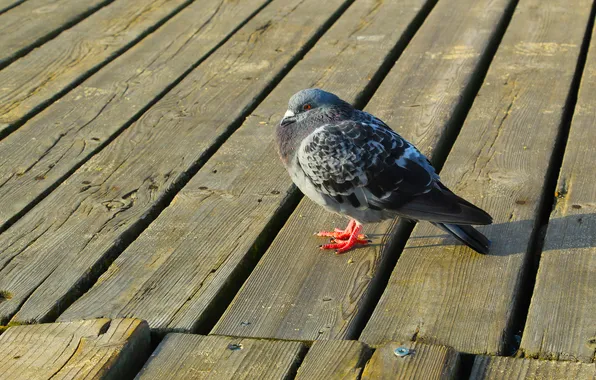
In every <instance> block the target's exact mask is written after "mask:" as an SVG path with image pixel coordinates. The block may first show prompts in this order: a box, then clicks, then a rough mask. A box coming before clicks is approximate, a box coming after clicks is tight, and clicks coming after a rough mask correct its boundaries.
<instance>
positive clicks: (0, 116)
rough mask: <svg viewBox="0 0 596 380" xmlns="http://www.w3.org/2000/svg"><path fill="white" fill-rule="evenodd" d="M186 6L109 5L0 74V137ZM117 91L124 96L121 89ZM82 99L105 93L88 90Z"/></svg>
mask: <svg viewBox="0 0 596 380" xmlns="http://www.w3.org/2000/svg"><path fill="white" fill-rule="evenodd" d="M188 2H189V0H118V1H115V2H114V3H112V4H109V5H107V6H106V7H104V8H103V9H100V10H99V11H97V12H96V13H95V14H93V15H91V16H89V17H88V18H87V19H86V20H84V21H82V22H80V23H79V24H77V25H75V26H74V27H73V28H71V29H69V30H66V31H64V32H62V33H61V34H60V35H59V36H58V37H56V38H55V39H53V40H51V41H48V42H47V43H45V44H44V45H43V46H41V47H39V48H38V49H35V50H34V51H32V52H31V53H29V54H28V55H27V56H26V57H23V58H21V59H19V60H18V61H16V62H14V63H13V64H11V65H10V66H8V67H6V68H5V69H4V70H2V71H0V83H2V86H0V135H2V134H3V132H6V131H10V130H11V129H12V127H13V126H14V125H15V124H18V123H19V122H21V121H22V120H23V119H25V118H26V117H27V116H28V115H29V114H30V113H31V112H32V111H34V110H36V109H38V108H39V107H43V106H44V104H45V103H47V102H48V101H51V100H52V99H53V98H55V97H57V96H59V94H61V93H62V92H64V91H66V90H68V89H69V87H71V86H73V83H75V82H76V81H78V80H80V79H81V78H82V77H84V76H86V75H88V72H90V71H93V70H94V69H96V68H97V67H99V66H101V65H102V64H104V63H105V62H106V61H109V60H111V59H113V58H114V57H115V56H118V55H119V54H121V53H122V52H123V51H125V50H126V49H127V48H128V47H130V45H131V44H134V43H135V42H136V41H137V40H138V39H139V38H141V37H143V36H144V35H145V34H147V33H149V32H150V31H151V30H152V29H155V27H156V26H157V25H159V24H160V22H161V21H162V20H163V19H165V18H167V17H168V16H169V15H170V14H172V13H175V12H176V11H177V10H179V9H180V8H182V7H184V6H185V5H187V4H188ZM70 6H71V5H63V6H62V7H59V8H57V9H56V11H55V12H57V13H61V12H65V8H64V7H66V8H68V7H70ZM1 17H2V16H0V18H1ZM172 37H174V36H172ZM120 91H121V92H126V87H125V86H122V87H121V88H120ZM79 95H80V94H79ZM83 95H84V96H86V97H90V96H102V95H105V94H103V93H101V92H100V91H99V89H95V88H88V89H86V92H84V93H83Z"/></svg>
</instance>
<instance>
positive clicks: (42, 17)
mask: <svg viewBox="0 0 596 380" xmlns="http://www.w3.org/2000/svg"><path fill="white" fill-rule="evenodd" d="M112 1H114V0H29V1H26V2H24V3H23V4H20V5H19V6H16V7H14V8H12V9H9V10H8V11H6V12H5V13H2V15H0V36H2V38H1V39H0V67H3V66H5V65H6V64H8V63H9V62H10V61H11V60H14V59H15V58H17V57H18V56H19V55H22V54H23V53H25V52H26V51H27V50H29V49H32V48H33V47H35V46H36V45H39V44H40V43H43V42H44V41H45V40H47V39H48V38H51V37H52V36H53V35H56V34H57V33H60V32H61V31H62V30H64V29H66V28H68V27H69V25H71V24H72V23H76V22H78V21H79V20H81V19H83V18H85V17H86V16H87V15H89V14H91V13H93V12H95V11H96V10H97V9H99V8H101V7H102V6H104V5H106V4H109V3H111V2H112ZM15 2H17V1H14V0H10V1H3V2H2V4H4V5H0V9H2V8H4V9H6V7H9V6H11V4H10V3H13V4H12V5H14V3H15ZM7 3H8V4H7ZM0 83H1V82H0Z"/></svg>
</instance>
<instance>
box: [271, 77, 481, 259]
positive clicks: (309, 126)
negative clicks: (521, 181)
mask: <svg viewBox="0 0 596 380" xmlns="http://www.w3.org/2000/svg"><path fill="white" fill-rule="evenodd" d="M275 139H276V145H277V151H278V153H279V156H280V158H281V161H282V163H283V165H284V166H285V168H286V169H287V171H288V174H289V175H290V177H291V179H292V181H293V182H294V184H295V185H296V186H297V187H298V188H299V189H300V191H302V193H303V194H304V195H306V196H307V197H308V198H310V199H311V200H312V201H314V202H315V203H317V204H319V205H321V206H323V207H325V208H326V209H327V210H329V211H331V212H334V213H338V214H342V215H347V216H348V217H349V218H350V220H349V223H348V225H347V227H346V228H345V229H343V230H342V229H338V228H335V229H334V230H333V231H321V232H319V233H317V234H316V235H318V236H322V237H329V238H331V242H330V243H329V244H323V245H320V246H319V247H320V248H321V249H332V250H335V252H336V253H337V254H340V253H344V252H346V251H348V250H351V249H352V248H354V247H356V246H362V245H367V244H369V243H370V242H371V241H370V240H368V239H367V236H366V235H364V234H362V229H363V224H364V223H373V222H379V221H382V220H387V219H394V218H396V217H401V218H405V219H408V220H412V221H428V222H430V223H432V224H434V225H435V226H437V227H439V228H441V229H442V230H444V231H446V232H448V233H449V234H451V235H453V236H454V237H455V238H456V239H457V240H459V241H461V242H462V243H464V244H466V245H467V246H469V247H470V248H472V249H473V250H475V251H476V252H478V253H481V254H487V253H489V247H490V241H489V240H488V239H487V238H486V237H485V236H484V235H483V234H482V233H481V232H479V231H478V230H476V229H475V228H474V227H472V225H486V224H491V223H492V217H491V216H490V215H489V214H488V213H487V212H486V211H484V210H482V209H480V208H479V207H477V206H475V205H473V204H472V203H470V202H468V201H466V200H465V199H463V198H461V197H459V196H457V195H456V194H454V193H453V192H452V191H451V190H449V189H448V188H447V186H445V185H444V184H443V183H442V182H441V180H440V177H439V175H438V174H437V173H436V171H435V169H434V167H433V166H432V164H431V162H430V161H429V160H428V158H427V157H425V156H424V155H423V154H422V153H420V151H419V150H418V149H417V148H416V147H415V146H414V145H413V144H411V143H410V142H409V141H407V140H406V139H404V138H403V137H401V136H400V135H399V134H398V133H397V132H395V131H393V130H392V129H391V128H390V127H389V126H387V124H385V123H384V122H383V121H382V120H381V119H379V118H377V117H375V116H373V115H371V114H369V113H367V112H365V111H362V110H358V109H356V108H354V107H353V106H352V105H351V104H350V103H348V102H346V101H344V100H342V99H340V98H339V97H338V96H337V95H335V94H332V93H330V92H327V91H324V90H321V89H318V88H309V89H304V90H301V91H299V92H297V93H296V94H294V95H293V96H292V97H291V98H290V100H289V102H288V109H287V111H286V112H285V114H284V116H283V118H282V119H281V121H280V122H279V124H278V125H277V126H276V131H275Z"/></svg>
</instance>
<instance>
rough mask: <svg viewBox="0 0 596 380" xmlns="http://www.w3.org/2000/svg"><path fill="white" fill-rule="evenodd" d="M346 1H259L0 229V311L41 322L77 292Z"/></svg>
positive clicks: (1, 314)
mask: <svg viewBox="0 0 596 380" xmlns="http://www.w3.org/2000/svg"><path fill="white" fill-rule="evenodd" d="M292 5H293V6H292ZM345 5H346V2H345V0H334V1H326V2H324V3H321V2H320V1H317V0H306V1H304V0H302V1H301V0H293V2H292V3H289V4H288V3H287V2H274V3H272V4H271V6H268V7H265V8H264V9H263V10H262V11H261V12H259V13H258V14H257V16H256V17H255V18H253V19H251V20H250V21H249V22H248V23H247V24H246V25H245V26H244V27H243V28H241V29H240V30H239V31H238V32H237V33H235V34H234V36H233V37H232V38H231V39H230V40H229V41H228V42H226V44H224V45H223V46H222V47H221V48H220V49H218V50H217V51H216V52H215V53H214V54H213V55H211V56H210V57H209V58H208V59H207V60H206V61H205V62H204V64H202V65H200V66H199V67H197V68H196V69H195V70H193V71H192V72H191V73H190V74H189V75H188V76H187V77H186V78H185V79H184V80H183V81H182V82H180V83H179V84H178V85H177V86H176V87H175V88H174V89H172V91H170V92H169V93H168V94H167V95H166V96H164V97H163V98H162V99H160V101H159V102H157V103H156V104H155V105H154V106H153V107H151V108H150V109H149V110H148V111H147V112H146V113H144V114H143V116H142V117H141V118H140V119H139V120H137V121H136V122H135V123H134V124H133V125H131V126H130V127H129V128H128V129H126V130H125V131H124V132H123V133H122V134H121V135H120V136H118V138H116V139H115V140H114V141H112V142H111V143H110V144H109V145H108V146H106V147H105V148H104V149H103V150H102V151H101V152H100V153H98V154H97V155H95V156H94V157H93V158H92V159H91V160H89V161H88V162H87V163H85V164H84V165H83V166H81V168H80V169H78V171H77V172H76V173H74V174H73V175H72V176H70V177H69V178H68V180H66V181H65V182H64V183H62V184H61V185H60V186H59V187H58V188H57V189H56V190H55V191H53V192H52V193H51V194H50V195H49V196H48V197H46V198H45V199H44V200H43V201H42V202H40V203H39V204H38V205H37V206H36V207H34V208H33V209H32V210H31V211H29V212H28V213H27V214H26V215H25V216H24V217H23V218H21V219H20V220H19V221H18V222H16V223H15V224H14V225H12V226H11V227H10V228H9V229H8V230H7V231H5V232H4V233H3V234H2V235H0V246H2V247H7V248H6V249H4V250H2V252H0V267H3V269H2V270H1V271H0V289H2V290H5V291H7V292H10V293H11V294H12V298H11V299H9V300H6V301H4V302H2V303H0V319H1V320H6V319H8V318H10V317H11V316H13V315H14V317H13V321H19V322H23V321H36V322H39V321H43V320H46V319H49V318H50V317H56V316H57V313H59V312H61V311H62V310H63V309H64V308H65V306H66V305H68V304H70V303H71V302H72V301H74V298H76V297H77V296H79V295H80V294H81V293H82V292H83V290H84V289H86V287H88V286H90V285H91V282H92V281H94V280H95V278H96V276H98V275H99V273H101V272H102V271H103V270H104V269H105V268H106V267H107V266H108V263H110V262H111V260H113V258H114V257H115V256H116V255H118V254H119V253H120V252H121V250H122V249H123V246H125V245H128V244H129V243H130V241H131V240H133V239H134V238H135V237H136V236H137V235H138V234H139V233H140V231H141V230H142V229H144V228H145V227H146V226H147V224H148V223H149V221H150V220H151V219H152V218H154V217H155V215H156V214H157V213H158V212H159V211H161V209H162V208H164V207H165V205H166V204H167V203H168V202H169V200H170V199H171V197H172V196H173V194H174V193H175V191H177V190H178V189H179V188H180V187H181V186H182V184H183V183H185V181H186V180H187V176H188V175H189V172H192V170H196V169H195V168H196V167H197V166H198V165H200V163H201V160H204V159H205V158H206V157H207V156H208V154H209V151H210V150H211V149H213V147H214V146H217V144H219V143H220V141H221V140H222V139H224V138H226V137H227V134H229V133H231V131H232V128H233V127H234V126H235V125H236V123H238V122H239V120H241V118H243V117H244V116H245V115H246V113H247V111H246V110H247V109H251V108H252V107H254V106H256V103H258V102H259V101H260V98H261V97H262V96H263V92H264V91H267V90H268V88H269V87H270V86H272V85H273V84H275V82H276V81H277V77H278V76H280V75H282V74H283V73H284V70H286V69H287V67H288V65H291V64H292V63H293V62H294V61H295V60H296V59H297V56H299V54H300V52H301V51H302V50H303V49H304V48H305V44H307V43H308V41H309V40H311V39H313V38H314V37H315V36H317V35H318V34H319V33H321V32H322V31H323V30H325V29H326V28H327V23H328V22H329V20H330V19H332V18H333V17H335V16H336V12H338V11H341V10H342V9H343V8H344V6H345ZM315 6H316V9H317V12H312V9H313V8H315ZM255 62H257V63H255ZM247 76H251V77H252V80H250V81H249V80H243V79H242V78H246V77H247ZM23 302H24V303H23ZM21 305H22V306H21ZM17 311H18V313H17V314H16V315H15V314H14V313H15V312H17Z"/></svg>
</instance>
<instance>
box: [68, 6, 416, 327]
mask: <svg viewBox="0 0 596 380" xmlns="http://www.w3.org/2000/svg"><path fill="white" fill-rule="evenodd" d="M424 4H425V2H424V0H412V1H409V2H407V3H404V2H385V3H383V5H382V6H381V7H377V5H378V2H377V1H376V0H367V1H358V2H356V3H354V4H353V5H352V6H350V8H349V9H348V10H347V11H346V13H345V14H343V15H342V17H341V18H340V19H339V20H338V21H337V22H336V23H335V24H334V25H333V27H332V28H331V29H330V30H329V31H328V32H327V33H326V34H325V35H324V36H323V37H322V39H321V40H320V41H319V42H318V43H317V44H316V45H315V47H314V48H313V50H312V51H310V52H309V53H308V54H307V55H306V56H305V57H304V59H302V60H301V61H300V62H299V63H298V64H297V65H296V67H294V68H293V69H292V70H291V71H290V73H289V74H288V75H287V76H286V77H285V78H284V79H283V80H282V81H281V82H280V84H279V85H278V86H277V87H276V88H275V89H274V90H273V91H272V93H271V94H270V95H269V96H268V97H267V98H266V99H265V100H264V101H263V102H262V103H261V104H260V105H259V107H257V109H256V110H255V111H254V112H253V113H252V115H251V116H250V117H249V118H248V119H247V121H246V122H245V123H244V124H243V125H242V127H241V128H239V130H237V131H236V132H235V133H234V134H233V135H232V136H231V137H230V139H228V141H227V142H226V143H225V144H224V145H223V146H222V147H221V148H220V149H219V150H218V151H217V153H215V154H214V156H213V157H212V158H211V159H210V160H209V161H208V162H207V163H206V164H205V166H204V167H203V168H201V170H199V172H198V173H197V174H196V175H195V176H194V177H193V179H192V180H191V181H190V182H189V183H188V185H187V186H186V187H185V188H183V189H182V190H181V191H180V193H179V194H178V195H177V196H176V198H175V199H174V201H173V202H172V204H171V205H170V207H168V208H167V209H165V210H164V212H163V213H162V214H161V215H160V216H159V218H158V219H157V220H156V221H155V222H154V223H152V224H151V226H149V228H148V229H147V230H146V232H145V233H143V234H142V235H141V236H140V237H139V238H138V239H137V240H136V241H135V242H133V243H132V244H131V246H130V247H128V249H127V250H126V251H125V252H124V253H123V254H122V255H120V256H119V257H118V259H117V260H116V261H115V262H114V264H113V265H112V266H111V267H110V268H109V269H108V270H107V272H106V273H105V274H104V275H102V277H100V279H99V281H98V283H97V284H96V285H95V286H94V287H93V288H92V289H91V290H90V291H88V292H87V293H86V294H85V295H83V296H82V297H81V298H80V299H79V300H78V301H77V302H76V303H74V304H73V305H72V306H71V307H70V308H69V309H67V310H66V312H65V313H64V314H63V315H61V316H60V319H61V320H72V319H79V318H89V317H92V316H108V315H110V316H115V315H136V316H140V317H141V316H142V317H141V318H143V319H146V320H147V321H148V322H149V325H150V326H151V328H152V329H154V330H158V331H162V332H163V331H171V330H174V331H197V330H199V331H203V330H202V329H204V328H205V327H204V325H209V324H210V323H213V322H214V321H213V319H214V317H215V318H217V316H219V315H220V313H221V312H222V311H223V308H225V307H226V306H227V303H228V302H229V300H230V298H231V296H232V295H233V293H234V291H235V289H237V288H238V287H239V285H240V283H241V282H242V281H243V279H244V278H245V277H246V275H247V273H246V272H247V269H246V268H252V266H254V262H255V258H256V257H257V256H258V253H259V251H261V252H262V250H263V248H262V247H263V245H264V244H266V242H267V239H271V238H272V236H271V235H272V232H271V230H275V229H276V228H277V227H276V224H277V223H279V220H280V219H283V218H284V217H285V216H284V215H285V214H287V212H288V211H287V210H285V208H286V207H288V205H291V206H293V204H295V199H296V196H295V195H296V191H295V188H294V187H293V186H292V184H291V180H290V179H289V177H288V175H287V174H286V172H285V169H284V168H283V166H282V165H281V163H280V162H279V158H278V156H277V153H276V152H275V143H274V127H275V124H276V123H277V122H278V121H279V120H280V118H281V116H282V115H283V113H284V112H285V109H286V108H287V102H288V99H289V98H290V96H291V95H292V94H293V93H295V92H296V91H297V90H299V89H301V88H304V87H307V86H318V87H324V88H326V89H328V90H331V91H336V92H338V93H341V94H342V96H343V97H344V98H346V99H348V100H350V101H354V100H355V99H356V98H358V97H359V96H361V94H362V93H363V91H365V89H366V88H367V86H368V85H369V82H370V80H369V78H371V77H373V76H374V75H375V73H376V72H377V71H378V70H379V68H380V67H381V66H382V65H383V62H384V59H385V58H386V56H387V55H388V54H389V53H390V51H391V50H392V49H393V48H394V46H396V44H399V43H400V41H401V40H402V38H403V35H404V32H405V30H406V29H407V28H408V25H409V24H410V23H411V22H412V20H413V19H414V18H415V17H416V15H417V14H419V11H420V8H421V7H423V6H424ZM395 14H402V15H403V17H400V18H399V20H400V23H399V24H396V21H395V20H396V19H395ZM388 24H390V25H392V28H391V34H386V33H387V25H388ZM350 33H353V36H352V37H351V38H349V39H345V36H346V34H350ZM371 35H372V36H383V37H380V38H375V39H372V40H371V39H363V38H359V37H361V36H371ZM230 289H231V290H230Z"/></svg>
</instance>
